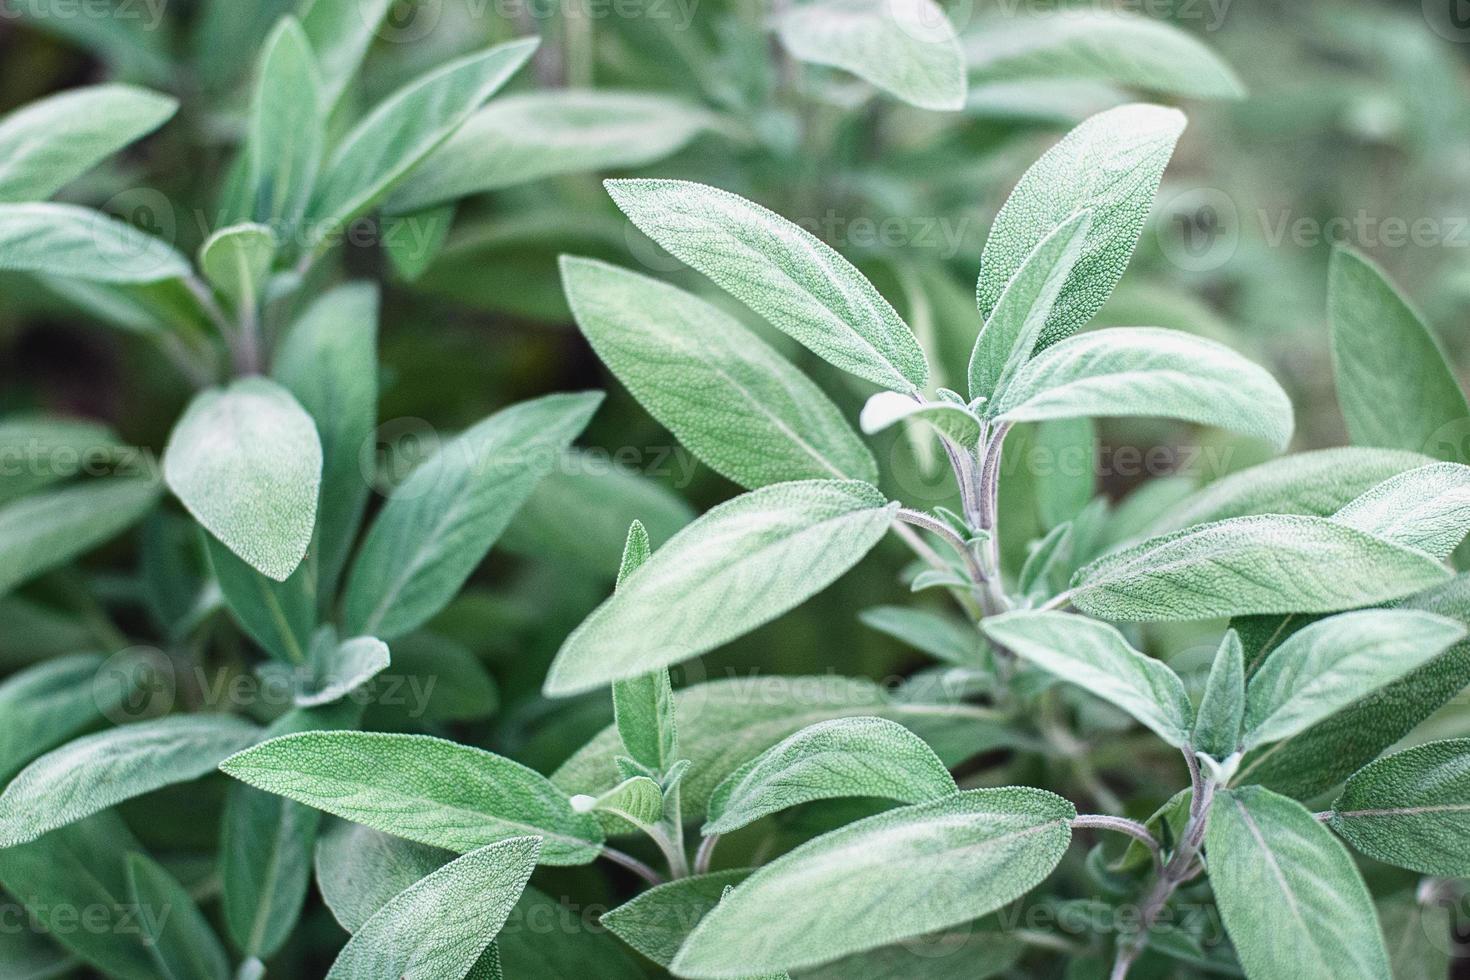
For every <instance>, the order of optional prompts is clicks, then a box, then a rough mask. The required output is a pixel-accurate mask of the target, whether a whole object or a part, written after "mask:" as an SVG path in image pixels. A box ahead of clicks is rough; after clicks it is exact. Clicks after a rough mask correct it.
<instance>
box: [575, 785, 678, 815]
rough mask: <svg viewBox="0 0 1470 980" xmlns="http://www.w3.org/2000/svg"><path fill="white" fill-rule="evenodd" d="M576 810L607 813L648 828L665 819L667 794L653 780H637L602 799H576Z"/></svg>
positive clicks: (611, 790)
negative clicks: (665, 798) (665, 796)
mask: <svg viewBox="0 0 1470 980" xmlns="http://www.w3.org/2000/svg"><path fill="white" fill-rule="evenodd" d="M572 809H574V810H576V811H577V812H578V813H593V812H598V813H607V814H611V815H612V816H615V817H618V818H620V819H622V820H626V821H627V822H628V823H631V824H632V825H633V826H635V827H640V828H648V827H652V826H653V825H655V824H657V823H658V821H659V820H660V818H662V817H663V815H664V794H663V790H662V789H660V788H659V785H658V783H656V782H654V781H653V780H652V779H650V778H649V777H647V776H634V777H633V778H631V779H625V780H623V781H622V782H621V783H618V784H617V785H616V786H614V787H613V788H612V789H610V790H608V791H607V792H606V793H603V794H602V795H601V796H574V797H572Z"/></svg>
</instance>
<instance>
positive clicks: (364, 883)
mask: <svg viewBox="0 0 1470 980" xmlns="http://www.w3.org/2000/svg"><path fill="white" fill-rule="evenodd" d="M257 792H259V791H257ZM291 805H292V806H300V804H298V803H293V804H291ZM311 812H313V813H316V812H317V811H315V810H312V811H311ZM452 860H454V852H453V851H446V850H443V849H442V848H438V847H430V846H428V845H427V844H420V843H417V842H416V841H411V840H404V839H403V838H402V837H393V836H391V835H389V834H385V833H383V832H382V831H380V830H373V829H372V828H371V827H364V826H363V825H362V824H356V823H344V824H338V825H337V826H335V827H333V828H332V829H331V830H329V831H327V832H326V833H323V834H322V835H321V839H320V840H319V841H317V845H316V857H315V861H314V866H315V868H316V883H317V889H318V890H319V891H320V892H321V894H322V899H323V900H324V901H325V902H326V904H327V908H328V909H330V910H331V912H332V915H333V916H334V917H335V918H336V919H337V922H338V923H339V924H340V925H341V926H342V928H343V929H346V930H347V931H348V932H357V931H358V930H359V929H361V928H362V926H363V923H365V922H367V920H368V919H371V918H372V917H373V915H374V914H375V913H376V912H377V911H378V910H379V909H381V908H382V907H383V906H384V905H387V904H388V902H389V900H390V899H392V898H393V896H394V895H397V894H398V893H399V892H401V891H403V890H404V889H405V888H407V887H409V886H410V885H412V884H413V883H414V882H416V881H418V880H419V879H421V878H426V877H428V876H429V875H431V874H433V873H434V872H435V871H438V870H439V869H440V868H442V867H444V865H446V864H448V863H449V862H450V861H452Z"/></svg>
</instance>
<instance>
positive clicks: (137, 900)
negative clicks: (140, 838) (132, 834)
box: [127, 851, 230, 980]
mask: <svg viewBox="0 0 1470 980" xmlns="http://www.w3.org/2000/svg"><path fill="white" fill-rule="evenodd" d="M127 874H128V894H129V896H130V897H131V898H132V901H133V908H135V909H137V910H139V918H140V919H141V920H142V921H141V923H140V925H141V926H142V931H143V943H144V945H146V946H147V947H148V951H149V952H150V953H151V954H153V961H154V963H155V964H157V966H158V972H159V974H160V976H162V977H164V978H165V980H228V978H229V976H230V961H229V958H228V957H227V956H226V955H225V948H224V946H223V945H222V944H221V943H220V941H219V937H218V936H217V935H215V932H214V929H213V928H212V927H211V926H210V924H209V920H208V919H206V918H205V917H204V913H203V912H200V911H199V906H197V905H195V904H194V899H193V898H191V897H190V896H189V892H188V891H187V890H186V889H185V888H184V886H183V885H181V884H179V882H178V879H177V878H175V877H174V876H173V875H171V874H169V873H168V872H167V871H166V870H164V869H163V868H162V867H161V866H160V865H159V864H158V862H157V861H154V860H153V859H152V858H150V857H148V856H147V855H146V854H143V853H141V852H138V851H134V852H132V853H130V854H128V856H127ZM144 909H149V910H152V911H153V913H154V914H153V915H146V916H145V915H143V914H142V910H144Z"/></svg>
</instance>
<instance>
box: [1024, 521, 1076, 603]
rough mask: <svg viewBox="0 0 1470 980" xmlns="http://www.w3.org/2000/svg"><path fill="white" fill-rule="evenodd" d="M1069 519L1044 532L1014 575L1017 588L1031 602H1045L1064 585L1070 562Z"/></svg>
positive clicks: (1071, 560) (1071, 561)
mask: <svg viewBox="0 0 1470 980" xmlns="http://www.w3.org/2000/svg"><path fill="white" fill-rule="evenodd" d="M1072 537H1073V535H1072V522H1071V521H1064V522H1063V523H1061V524H1058V525H1057V526H1056V527H1054V528H1052V529H1051V530H1050V531H1048V532H1046V537H1044V538H1042V539H1041V540H1040V541H1038V542H1037V543H1036V544H1035V546H1034V547H1033V548H1032V551H1031V553H1030V554H1029V555H1027V556H1026V564H1024V565H1022V566H1021V574H1020V575H1018V576H1017V577H1016V591H1017V592H1018V593H1020V594H1021V595H1022V596H1024V597H1025V598H1026V600H1027V601H1028V602H1030V603H1032V604H1033V605H1037V604H1040V603H1042V602H1045V601H1046V600H1047V599H1049V598H1051V597H1052V596H1053V595H1055V594H1056V593H1057V592H1058V591H1059V590H1060V587H1061V585H1059V584H1058V583H1057V581H1056V580H1057V579H1058V578H1060V580H1061V584H1062V585H1065V582H1066V573H1067V571H1068V569H1069V567H1070V566H1071V565H1072V563H1073V559H1072V554H1071V552H1072Z"/></svg>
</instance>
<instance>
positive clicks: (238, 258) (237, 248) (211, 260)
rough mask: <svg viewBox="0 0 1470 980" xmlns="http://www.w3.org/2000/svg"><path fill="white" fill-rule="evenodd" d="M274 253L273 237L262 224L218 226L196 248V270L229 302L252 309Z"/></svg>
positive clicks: (274, 241)
mask: <svg viewBox="0 0 1470 980" xmlns="http://www.w3.org/2000/svg"><path fill="white" fill-rule="evenodd" d="M275 255H276V236H275V233H274V232H272V231H271V230H270V228H268V227H266V226H265V225H256V224H240V225H231V226H230V227H229V228H221V229H220V230H219V231H217V232H215V233H214V234H213V235H210V236H209V239H208V240H207V241H205V243H204V244H203V245H201V246H200V247H199V270H200V271H201V272H203V273H204V278H205V279H207V280H208V281H209V284H210V285H212V286H213V287H214V288H215V289H217V290H219V291H220V293H222V294H223V295H224V296H226V297H228V299H229V300H230V303H231V305H233V306H235V307H237V308H240V309H245V308H253V306H254V305H255V303H256V301H257V299H258V297H259V296H260V292H261V289H262V288H263V287H264V285H265V280H266V277H267V276H268V275H269V274H270V269H271V260H273V259H274V258H275Z"/></svg>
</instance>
